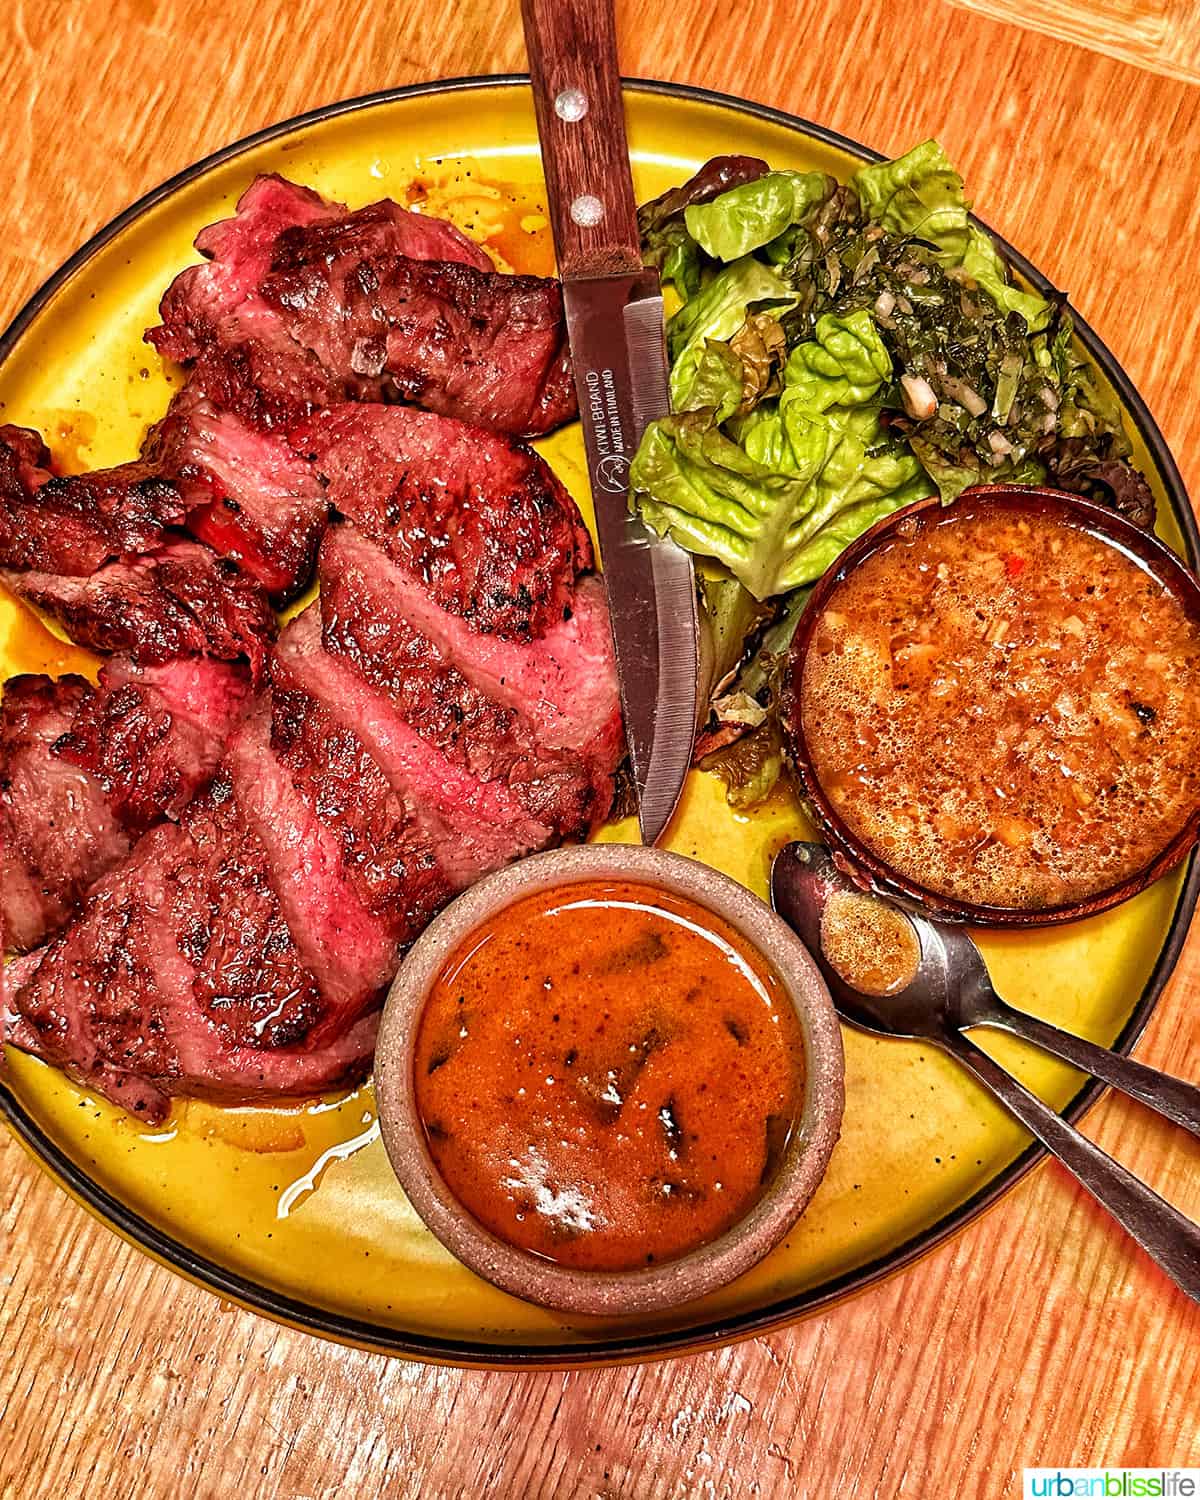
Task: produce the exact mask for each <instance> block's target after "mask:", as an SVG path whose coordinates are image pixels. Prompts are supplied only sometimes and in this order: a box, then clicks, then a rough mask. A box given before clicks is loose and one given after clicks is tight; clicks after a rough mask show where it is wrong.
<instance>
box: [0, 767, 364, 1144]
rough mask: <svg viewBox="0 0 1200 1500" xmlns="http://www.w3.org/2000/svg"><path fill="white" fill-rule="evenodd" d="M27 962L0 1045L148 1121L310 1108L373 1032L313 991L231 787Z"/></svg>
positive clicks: (349, 1070) (360, 1060)
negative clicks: (185, 1097) (196, 1111)
mask: <svg viewBox="0 0 1200 1500" xmlns="http://www.w3.org/2000/svg"><path fill="white" fill-rule="evenodd" d="M34 959H36V962H34V961H26V962H25V966H24V967H23V968H22V969H21V970H20V972H19V974H18V976H17V977H16V978H15V979H14V981H13V982H12V984H11V985H10V986H9V998H8V1001H7V1013H6V1016H5V1032H6V1040H8V1041H11V1042H12V1043H13V1044H14V1045H15V1046H18V1047H21V1048H23V1049H24V1050H26V1051H29V1052H32V1053H34V1054H35V1055H36V1056H38V1057H42V1058H45V1059H46V1060H47V1061H48V1062H52V1063H55V1064H57V1065H58V1066H60V1067H63V1068H65V1069H66V1070H67V1071H68V1072H70V1073H71V1074H72V1075H73V1076H74V1077H76V1078H78V1079H79V1080H80V1081H81V1082H83V1083H84V1084H85V1085H86V1086H88V1087H90V1088H96V1089H98V1090H99V1091H100V1092H102V1093H104V1094H105V1095H107V1096H108V1097H109V1098H110V1099H113V1100H114V1101H116V1102H117V1103H120V1104H123V1105H124V1106H125V1108H127V1109H129V1110H131V1111H132V1112H133V1113H134V1114H137V1115H140V1116H142V1117H143V1118H145V1119H148V1120H152V1121H159V1120H161V1119H163V1117H164V1116H165V1115H166V1112H167V1109H168V1107H169V1103H170V1098H171V1096H173V1095H176V1094H191V1095H199V1096H201V1097H207V1098H214V1099H219V1100H222V1101H225V1102H230V1103H233V1102H254V1101H257V1100H267V1099H275V1098H279V1097H285V1096H289V1095H292V1096H301V1097H311V1096H312V1095H314V1094H316V1093H319V1092H321V1091H322V1090H324V1089H331V1088H336V1087H339V1086H341V1085H344V1084H347V1083H351V1082H355V1081H357V1080H358V1079H360V1078H361V1077H362V1076H363V1075H364V1074H365V1072H366V1070H367V1067H368V1066H369V1063H370V1056H371V1050H372V1047H373V1045H374V1034H375V1018H374V1017H373V1016H359V1015H355V1014H350V1015H347V1014H346V1013H344V1012H342V1011H340V1010H339V1009H338V1008H337V1007H336V1006H334V1005H332V1004H331V1003H330V1002H329V1001H328V999H327V998H326V997H324V996H323V995H322V994H321V993H320V992H319V990H318V989H317V987H316V984H315V983H314V981H313V979H312V977H311V975H310V974H309V973H308V971H307V970H306V968H305V966H304V964H303V962H302V960H301V957H300V954H299V952H298V951H297V949H296V946H295V943H294V942H293V940H292V936H291V933H290V931H289V930H288V926H287V923H286V921H285V920H284V917H283V914H282V912H281V910H280V906H279V901H278V899H277V897H276V895H275V893H274V890H273V888H272V885H271V880H270V875H269V869H268V863H267V859H266V855H265V852H264V850H263V848H262V845H261V844H260V843H259V842H258V840H257V838H256V836H255V835H254V833H253V832H252V831H251V830H250V829H249V828H248V827H247V825H246V824H245V822H244V820H243V819H242V818H241V815H240V812H239V809H238V807H237V804H236V801H235V799H234V797H233V794H232V790H231V788H230V786H229V784H228V782H222V781H218V782H217V783H214V785H213V787H212V789H211V790H210V791H209V792H208V793H206V794H205V795H204V796H203V797H202V798H200V799H199V800H198V801H197V802H196V803H194V804H193V805H192V808H191V809H189V813H188V818H187V825H186V827H181V826H177V825H174V824H169V823H168V824H160V825H159V826H158V827H157V828H154V829H152V830H151V831H150V832H149V833H148V834H146V835H145V836H144V837H143V838H142V839H141V840H140V841H139V843H138V845H137V847H136V848H135V849H134V851H133V853H132V855H131V857H130V859H129V860H127V861H126V862H125V864H123V865H122V866H121V867H120V868H119V869H118V870H115V871H114V872H113V873H112V874H110V875H109V876H107V877H106V878H105V879H104V880H103V881H101V882H100V884H99V885H98V886H97V887H96V889H95V890H94V891H93V893H92V895H91V897H90V898H89V900H88V903H87V906H86V908H85V910H84V912H83V915H82V917H81V918H80V920H79V921H78V922H77V923H76V924H75V925H74V926H73V927H72V928H70V929H69V930H68V931H67V932H66V933H64V934H63V935H62V937H60V938H58V939H57V940H56V941H55V942H54V943H52V944H51V945H50V946H49V947H48V948H46V949H44V950H43V951H42V953H41V955H40V956H37V955H35V956H34Z"/></svg>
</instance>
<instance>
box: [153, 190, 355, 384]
mask: <svg viewBox="0 0 1200 1500" xmlns="http://www.w3.org/2000/svg"><path fill="white" fill-rule="evenodd" d="M336 211H337V210H336V206H335V205H333V204H330V203H326V202H325V200H324V199H323V198H322V197H321V196H320V194H319V193H314V192H313V191H312V190H311V189H310V188H306V187H300V186H299V184H297V183H294V182H288V181H286V180H285V179H284V178H282V177H277V176H275V175H273V174H272V175H270V176H260V177H256V178H255V179H254V181H253V182H252V183H251V184H250V186H249V187H248V188H247V189H246V191H245V192H244V193H243V194H242V196H241V197H240V198H239V199H238V203H237V209H236V211H235V213H234V216H233V218H231V219H222V220H220V221H219V222H218V223H215V224H209V225H208V226H207V228H205V229H202V230H201V231H200V233H199V234H198V235H197V236H196V249H197V250H199V251H200V253H201V254H202V255H203V256H204V257H205V259H206V262H207V264H204V265H198V266H189V267H188V268H187V270H185V271H181V272H180V273H179V275H178V276H176V278H175V280H174V281H173V282H172V283H171V285H170V286H169V287H168V288H167V290H166V292H165V293H164V294H163V299H162V302H161V304H160V306H159V313H160V314H161V316H162V324H161V326H160V327H157V328H151V329H149V330H148V331H147V333H146V340H147V342H148V343H151V344H153V345H154V347H155V348H156V349H157V350H158V351H159V353H160V354H162V355H164V356H165V357H166V358H167V359H176V360H180V361H186V360H190V359H196V358H197V357H198V356H199V355H200V353H201V352H202V351H203V350H204V349H205V348H207V347H209V346H210V345H218V344H230V345H232V344H237V343H240V342H241V341H242V340H243V339H246V338H254V339H257V340H259V341H262V340H264V339H266V340H270V339H271V337H272V334H273V333H275V331H276V328H277V324H276V320H275V318H274V317H273V315H272V313H271V312H270V311H269V309H267V308H265V307H264V306H263V305H262V302H261V300H260V299H259V298H258V284H259V282H260V281H261V280H262V278H263V277H264V276H265V275H266V274H267V272H268V271H269V270H270V268H271V256H272V252H273V248H274V245H275V241H276V240H277V239H278V237H279V235H280V234H281V233H282V231H283V230H284V229H286V228H289V227H290V226H293V225H297V224H311V223H314V222H316V221H318V220H320V219H323V218H325V217H327V216H328V215H330V214H331V213H336Z"/></svg>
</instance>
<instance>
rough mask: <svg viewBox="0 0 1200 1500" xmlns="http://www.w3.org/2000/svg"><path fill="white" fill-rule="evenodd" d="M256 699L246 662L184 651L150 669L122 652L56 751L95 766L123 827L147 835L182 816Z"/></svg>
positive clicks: (93, 772)
mask: <svg viewBox="0 0 1200 1500" xmlns="http://www.w3.org/2000/svg"><path fill="white" fill-rule="evenodd" d="M249 697H250V673H249V671H248V670H247V668H246V667H244V666H242V665H241V664H235V663H230V662H223V661H213V660H211V659H209V658H207V657H184V658H181V659H178V660H175V661H170V662H166V663H163V664H162V665H160V666H151V667H143V666H139V665H138V664H137V663H136V662H134V661H131V660H129V659H128V658H121V657H117V658H114V659H113V660H111V661H109V662H107V663H106V664H105V666H104V667H103V668H102V669H101V672H100V688H99V691H98V692H97V693H95V694H94V695H93V696H92V697H91V698H90V699H89V700H88V701H87V702H85V703H82V704H81V705H80V707H79V708H78V710H77V711H76V713H75V715H74V717H73V718H72V720H71V724H70V727H69V728H68V729H67V731H66V732H65V733H64V734H63V735H62V736H61V737H60V738H59V740H58V741H57V742H56V744H55V746H54V753H55V754H56V755H57V756H59V757H60V758H61V759H62V760H64V761H69V762H70V763H71V764H72V765H75V766H79V767H80V768H81V769H82V770H85V771H88V772H90V774H91V775H92V776H94V777H95V778H96V780H97V781H98V782H99V783H100V786H101V787H102V788H103V789H104V792H105V795H106V796H107V798H108V801H109V805H110V807H112V809H113V810H114V812H115V814H116V816H117V818H118V819H119V820H120V822H121V823H122V825H123V826H124V827H125V828H126V829H127V830H128V831H129V832H130V833H132V834H139V833H142V832H144V830H145V829H147V828H149V827H150V825H151V824H152V823H156V822H158V820H159V819H160V818H162V817H164V816H165V817H170V818H178V817H179V815H180V813H181V812H182V811H183V809H184V808H185V807H186V806H187V804H188V803H189V802H190V801H191V799H192V797H193V796H194V795H195V793H196V792H197V791H198V790H199V788H200V787H201V786H202V785H203V783H204V782H206V781H207V780H208V778H209V777H210V776H211V775H212V774H213V772H214V771H215V770H216V768H217V763H218V761H219V760H220V758H221V755H222V753H223V752H224V749H225V746H226V744H227V742H228V740H229V738H230V736H231V735H232V733H233V731H234V729H235V728H236V727H237V724H238V722H239V721H240V720H241V718H242V716H243V714H244V712H245V710H246V707H247V703H248V700H249Z"/></svg>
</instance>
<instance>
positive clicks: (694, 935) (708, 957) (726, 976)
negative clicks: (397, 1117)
mask: <svg viewBox="0 0 1200 1500" xmlns="http://www.w3.org/2000/svg"><path fill="white" fill-rule="evenodd" d="M414 1069H415V1080H414V1082H415V1088H416V1102H417V1109H418V1112H419V1114H420V1116H421V1119H422V1121H423V1123H424V1126H425V1131H426V1135H427V1138H428V1141H429V1147H430V1151H431V1153H432V1155H433V1159H434V1161H435V1162H436V1164H437V1166H438V1169H439V1171H440V1172H441V1173H442V1176H443V1177H444V1178H445V1180H446V1183H447V1185H448V1186H449V1187H450V1188H451V1190H452V1191H453V1192H454V1194H455V1195H456V1196H457V1197H458V1199H459V1200H460V1202H461V1203H462V1204H463V1206H464V1207H465V1208H467V1209H468V1210H469V1211H470V1212H471V1213H472V1214H473V1215H474V1216H475V1218H476V1219H477V1220H478V1221H479V1222H480V1223H481V1224H483V1225H484V1226H485V1227H486V1228H488V1229H489V1230H491V1232H492V1233H493V1234H495V1235H497V1236H498V1237H499V1238H501V1239H503V1240H505V1241H507V1242H508V1243H509V1244H512V1245H516V1246H518V1247H520V1248H522V1249H525V1250H530V1251H533V1252H534V1253H535V1254H538V1255H543V1256H545V1257H546V1258H547V1259H549V1260H553V1261H557V1262H559V1263H560V1264H562V1265H567V1266H572V1267H576V1268H580V1269H587V1270H597V1271H622V1270H631V1269H633V1268H634V1267H637V1266H645V1265H653V1264H657V1263H659V1262H662V1261H668V1260H672V1259H674V1258H675V1257H677V1256H680V1255H684V1254H686V1253H687V1252H688V1251H690V1250H694V1249H695V1248H696V1247H697V1246H700V1245H703V1244H705V1243H707V1242H708V1241H710V1240H712V1239H715V1238H716V1237H717V1236H718V1235H720V1234H721V1233H723V1231H725V1230H726V1229H728V1228H729V1226H730V1225H731V1224H733V1223H734V1222H735V1221H736V1220H737V1219H739V1218H741V1217H742V1216H743V1215H744V1214H745V1213H746V1211H747V1210H748V1209H749V1208H750V1207H751V1206H752V1205H753V1204H754V1203H755V1202H756V1200H757V1199H758V1198H759V1197H760V1196H761V1195H762V1193H763V1191H764V1189H765V1188H766V1187H767V1186H768V1185H769V1183H770V1182H771V1179H772V1177H773V1176H774V1174H775V1171H776V1168H777V1166H778V1164H779V1161H780V1159H781V1157H782V1154H783V1151H784V1148H785V1147H786V1145H787V1142H788V1140H789V1138H790V1136H791V1134H792V1131H793V1129H794V1128H795V1126H796V1123H797V1121H798V1119H799V1117H800V1113H801V1108H802V1096H803V1083H804V1046H803V1037H802V1034H801V1031H800V1025H799V1021H798V1019H797V1017H796V1012H795V1010H794V1008H793V1006H792V1004H791V1002H790V1000H789V998H788V996H787V992H786V991H785V989H784V988H783V986H782V984H781V983H780V981H779V979H778V977H777V976H776V975H775V974H774V972H773V971H772V970H771V969H770V967H769V966H768V965H767V964H766V962H765V961H764V960H763V958H762V957H761V955H759V954H758V953H756V952H755V951H754V950H753V949H752V948H751V947H750V946H749V945H748V944H747V943H746V941H745V940H744V939H743V938H742V937H741V936H740V935H739V934H738V933H737V932H735V931H734V930H733V928H731V927H730V926H729V925H728V924H727V923H726V922H724V921H722V920H721V919H720V918H718V917H717V916H715V915H713V914H712V913H711V912H709V911H706V910H705V909H704V908H703V907H700V906H697V905H695V904H693V903H692V902H690V901H687V900H684V899H681V898H680V897H678V896H674V895H669V894H668V893H666V892H665V891H662V890H659V889H658V888H656V887H654V886H651V885H645V884H642V883H640V882H633V881H608V880H605V881H587V882H581V883H579V884H574V885H570V886H565V887H559V888H558V889H556V890H550V891H544V892H541V893H540V894H537V895H534V896H529V897H526V898H525V899H524V900H522V901H518V902H516V903H515V904H514V905H512V906H510V907H508V908H507V909H506V910H504V911H501V912H499V913H498V914H497V915H495V916H494V917H492V918H491V919H490V921H488V922H487V923H485V924H484V925H483V926H482V927H480V928H478V929H477V930H476V931H475V932H473V933H472V934H471V935H470V936H469V937H468V938H467V939H466V940H465V941H464V942H463V943H462V944H461V945H460V946H459V948H458V949H457V951H456V952H455V953H454V954H452V955H451V957H450V958H449V960H448V961H447V963H446V965H445V967H444V968H443V970H442V972H441V974H440V975H439V976H438V979H437V981H436V983H435V984H434V986H433V988H432V990H431V992H430V996H429V999H428V1001H427V1002H426V1006H425V1010H424V1013H423V1015H422V1018H421V1023H420V1028H419V1031H418V1036H417V1046H416V1055H415V1059H414Z"/></svg>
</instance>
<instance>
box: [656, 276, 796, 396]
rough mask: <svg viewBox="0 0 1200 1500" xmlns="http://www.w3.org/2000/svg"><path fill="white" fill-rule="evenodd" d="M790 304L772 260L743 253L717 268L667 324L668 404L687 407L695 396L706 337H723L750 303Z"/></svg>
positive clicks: (786, 288)
mask: <svg viewBox="0 0 1200 1500" xmlns="http://www.w3.org/2000/svg"><path fill="white" fill-rule="evenodd" d="M764 305H769V306H771V307H774V308H777V309H782V308H788V307H794V306H795V305H796V294H795V292H793V291H792V289H791V287H790V286H788V284H787V282H786V281H784V279H783V277H782V276H781V275H780V274H779V272H778V271H776V270H775V269H774V267H772V266H766V265H763V263H762V261H760V260H755V258H754V257H753V256H752V255H744V256H743V257H742V258H741V259H740V260H735V261H734V262H733V263H732V265H728V266H726V267H725V268H724V270H722V271H719V272H718V273H717V275H716V276H714V277H713V278H712V280H711V281H710V282H708V284H707V285H706V286H704V287H703V288H702V289H701V290H700V291H699V292H697V294H696V295H695V296H694V297H692V298H690V299H689V300H688V301H687V302H685V303H684V305H683V306H682V307H681V308H680V309H679V311H678V312H677V313H676V314H675V316H674V317H673V318H672V319H671V321H670V323H668V325H667V352H668V353H669V355H670V357H671V409H672V411H687V410H689V409H690V408H692V407H694V406H695V405H696V404H697V402H696V401H695V400H694V399H693V397H692V394H691V392H692V384H693V382H694V380H695V378H696V372H697V370H698V368H699V366H700V362H701V360H702V359H703V358H704V354H705V349H706V346H707V344H708V342H709V341H710V340H714V339H715V340H721V341H724V340H728V339H731V338H732V337H733V335H734V334H735V333H737V331H738V330H739V329H740V328H741V326H742V324H743V323H745V321H746V319H747V318H748V317H749V315H750V313H751V311H752V309H754V308H756V307H761V306H764Z"/></svg>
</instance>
